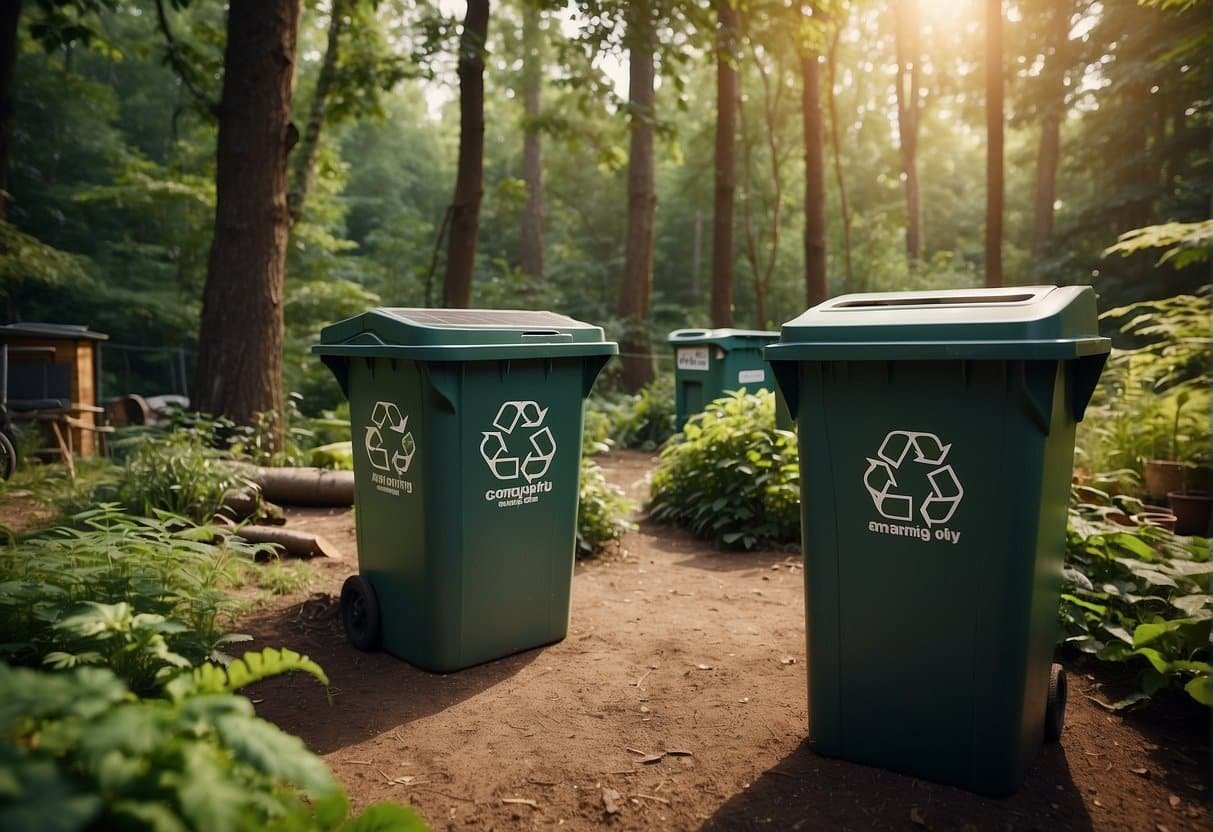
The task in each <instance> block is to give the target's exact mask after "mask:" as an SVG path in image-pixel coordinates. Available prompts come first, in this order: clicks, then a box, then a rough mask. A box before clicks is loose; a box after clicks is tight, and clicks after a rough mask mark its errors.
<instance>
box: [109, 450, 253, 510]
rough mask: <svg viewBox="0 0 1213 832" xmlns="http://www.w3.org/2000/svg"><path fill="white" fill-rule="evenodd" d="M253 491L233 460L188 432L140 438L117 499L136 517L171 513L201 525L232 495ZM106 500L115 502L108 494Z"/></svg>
mask: <svg viewBox="0 0 1213 832" xmlns="http://www.w3.org/2000/svg"><path fill="white" fill-rule="evenodd" d="M242 486H247V483H246V482H245V480H244V479H243V478H242V477H241V476H240V475H239V474H238V473H237V471H236V469H235V468H234V467H233V466H232V464H231V460H230V458H229V456H228V455H227V454H225V453H222V452H220V451H218V450H216V449H215V448H214V447H212V446H210V445H209V444H206V443H204V442H203V441H202V439H201V437H200V436H199V435H198V434H197V433H195V432H193V431H188V430H181V431H175V432H173V433H168V434H163V435H160V436H155V435H147V436H143V437H140V438H139V439H138V440H137V441H136V442H135V443H134V444H133V446H131V447H129V448H128V449H127V457H126V461H125V464H124V465H123V467H122V470H121V471H120V472H119V474H118V482H117V485H116V487H115V488H114V493H113V496H114V497H115V498H116V499H117V500H118V502H120V503H122V505H124V506H126V508H127V509H128V510H129V511H131V512H133V513H136V514H141V515H144V516H148V517H150V516H154V515H155V513H156V512H158V511H162V512H168V513H170V514H175V515H178V516H179V517H184V518H187V519H189V520H191V521H193V522H195V523H206V522H208V521H210V519H211V518H212V517H214V516H215V513H216V512H217V511H219V508H220V507H221V506H222V505H223V496H224V494H226V493H227V492H228V491H230V490H232V489H236V488H240V487H242ZM97 496H99V497H101V498H105V497H107V496H110V495H109V494H108V493H107V490H106V489H104V488H103V489H101V490H99V491H98V495H97Z"/></svg>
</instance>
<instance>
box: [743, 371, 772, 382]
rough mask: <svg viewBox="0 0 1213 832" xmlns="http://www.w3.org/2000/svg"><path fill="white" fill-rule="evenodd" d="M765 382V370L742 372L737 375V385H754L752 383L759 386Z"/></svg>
mask: <svg viewBox="0 0 1213 832" xmlns="http://www.w3.org/2000/svg"><path fill="white" fill-rule="evenodd" d="M766 380H767V372H766V370H742V371H741V372H740V373H738V374H737V383H738V384H754V383H759V384H761V383H762V382H764V381H766Z"/></svg>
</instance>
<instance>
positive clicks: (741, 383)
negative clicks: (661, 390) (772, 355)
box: [666, 329, 779, 430]
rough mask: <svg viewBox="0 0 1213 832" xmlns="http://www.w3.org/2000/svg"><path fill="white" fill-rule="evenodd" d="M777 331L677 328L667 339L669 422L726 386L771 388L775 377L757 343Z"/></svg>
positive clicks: (679, 422) (678, 424) (683, 419)
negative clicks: (671, 406) (670, 354)
mask: <svg viewBox="0 0 1213 832" xmlns="http://www.w3.org/2000/svg"><path fill="white" fill-rule="evenodd" d="M778 339H779V333H778V332H762V331H756V330H747V329H676V330H674V331H673V332H671V333H670V334H669V335H668V336H667V337H666V341H667V342H668V343H669V344H670V346H672V347H673V348H674V412H675V415H676V420H675V422H674V427H675V428H676V429H677V430H682V426H683V425H685V424H686V423H687V419H689V418H691V417H692V416H694V415H695V414H696V413H701V412H703V410H704V408H706V407H707V406H708V404H710V403H711V402H712V401H714V400H716V399H718V398H720V397H721V396H723V395H724V394H725V391H727V390H739V389H741V388H742V387H744V388H745V389H746V390H748V391H749V392H751V393H754V392H756V391H758V390H771V389H773V388H774V386H775V380H774V378H772V376H771V367H770V365H768V364H767V362H766V359H764V358H763V357H762V348H763V347H764V346H766V345H767V344H769V343H771V342H772V341H776V340H778Z"/></svg>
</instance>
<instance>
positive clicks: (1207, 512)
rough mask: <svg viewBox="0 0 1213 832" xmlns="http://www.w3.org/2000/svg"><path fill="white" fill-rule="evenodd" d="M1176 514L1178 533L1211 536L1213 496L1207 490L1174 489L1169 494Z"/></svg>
mask: <svg viewBox="0 0 1213 832" xmlns="http://www.w3.org/2000/svg"><path fill="white" fill-rule="evenodd" d="M1167 500H1168V502H1170V503H1171V513H1172V514H1174V515H1175V533H1176V534H1198V535H1201V536H1203V537H1209V536H1210V529H1209V526H1210V524H1211V523H1213V496H1210V495H1209V492H1207V491H1172V492H1171V493H1170V494H1168V495H1167Z"/></svg>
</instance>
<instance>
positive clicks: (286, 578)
mask: <svg viewBox="0 0 1213 832" xmlns="http://www.w3.org/2000/svg"><path fill="white" fill-rule="evenodd" d="M252 569H253V570H254V575H255V578H256V581H257V586H259V587H261V588H262V589H264V590H265V591H266V592H268V593H270V594H271V595H291V594H293V593H296V592H303V591H305V590H306V589H307V588H308V587H310V586H311V585H312V577H313V572H314V571H313V568H312V566H311V565H310V564H308V563H303V562H298V561H297V562H294V563H283V562H282V560H281V559H280V558H274V559H272V560H270V561H269V563H265V564H258V565H257V566H254V567H252Z"/></svg>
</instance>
